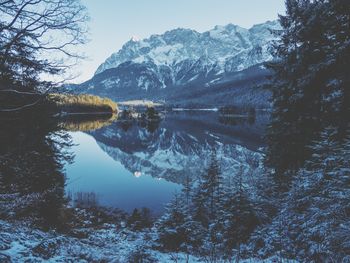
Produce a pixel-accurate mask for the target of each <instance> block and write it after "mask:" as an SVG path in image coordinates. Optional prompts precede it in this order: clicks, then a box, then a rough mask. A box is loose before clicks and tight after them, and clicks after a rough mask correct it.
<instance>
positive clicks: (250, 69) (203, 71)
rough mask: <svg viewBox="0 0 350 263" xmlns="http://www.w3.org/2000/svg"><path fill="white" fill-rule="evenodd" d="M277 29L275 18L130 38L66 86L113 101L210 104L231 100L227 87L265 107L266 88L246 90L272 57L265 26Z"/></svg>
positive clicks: (262, 77) (260, 77)
mask: <svg viewBox="0 0 350 263" xmlns="http://www.w3.org/2000/svg"><path fill="white" fill-rule="evenodd" d="M279 27H280V26H279V24H278V22H277V21H272V22H271V21H269V22H266V23H264V24H259V25H255V26H253V27H252V28H250V29H245V28H242V27H239V26H236V25H233V24H229V25H226V26H216V27H215V28H214V29H212V30H210V31H207V32H204V33H198V32H196V31H194V30H190V29H181V28H179V29H174V30H171V31H167V32H165V33H164V34H162V35H152V36H150V37H149V38H147V39H143V40H136V39H135V38H132V39H131V40H130V41H128V42H127V43H126V44H125V45H124V46H123V47H122V48H121V49H120V50H119V51H118V52H116V53H114V54H112V55H111V56H110V57H109V58H108V59H107V60H106V61H105V63H103V64H102V65H100V67H99V68H98V69H97V71H96V74H95V76H94V77H93V78H92V79H90V80H88V81H86V82H84V83H82V84H80V85H75V86H73V85H72V86H71V90H72V91H73V92H75V93H89V94H95V95H99V96H104V97H110V98H112V99H114V100H117V101H123V100H133V99H150V100H163V101H166V102H167V103H170V104H171V103H176V104H181V103H182V102H183V103H186V104H202V105H209V104H217V103H218V101H219V103H220V104H232V103H236V102H233V101H231V100H232V99H233V98H232V96H229V97H228V96H227V94H228V93H230V92H231V91H232V90H228V88H230V89H232V88H238V89H240V90H241V91H242V92H243V93H245V94H247V93H249V94H252V95H254V94H255V95H256V96H257V98H258V100H260V101H265V103H264V105H263V106H264V107H268V105H267V104H266V101H267V100H266V97H268V96H269V95H268V94H267V93H268V92H267V91H257V92H256V93H255V92H254V91H250V90H249V89H251V88H252V87H253V86H256V85H257V84H260V83H262V82H264V81H266V80H265V77H266V75H269V74H270V72H269V71H268V70H266V69H265V68H263V67H260V66H259V65H261V63H263V62H266V61H269V60H271V59H272V56H271V54H270V52H269V46H270V42H271V41H272V40H273V39H275V36H274V35H273V34H272V33H271V31H270V29H271V30H275V29H278V28H279ZM227 84H229V86H228V85H227ZM223 85H224V86H223ZM196 94H197V95H196ZM203 94H213V96H205V97H203ZM260 95H262V96H260ZM244 96H245V95H244ZM259 96H260V97H259ZM199 97H200V98H199ZM197 98H199V99H197ZM237 100H238V99H237ZM248 100H249V101H253V99H252V98H248ZM254 100H255V99H254ZM238 104H245V102H243V103H242V102H241V101H238ZM265 104H266V105H265ZM254 106H257V107H258V106H259V105H254Z"/></svg>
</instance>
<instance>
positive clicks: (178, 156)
mask: <svg viewBox="0 0 350 263" xmlns="http://www.w3.org/2000/svg"><path fill="white" fill-rule="evenodd" d="M266 121H267V116H266V115H260V114H259V115H257V117H256V119H255V120H248V119H246V118H237V117H232V116H231V117H225V116H220V115H219V114H218V113H215V112H200V113H198V112H197V113H195V112H192V113H191V112H179V113H172V114H167V115H166V117H165V118H164V119H163V120H162V121H161V122H160V123H156V124H144V123H139V122H137V121H131V122H125V121H120V120H115V121H112V122H110V123H108V124H107V125H105V126H103V125H99V126H98V127H97V129H94V130H89V129H86V131H85V132H82V131H74V132H70V135H71V137H72V140H73V143H74V145H73V146H72V147H71V151H72V152H73V153H74V155H75V157H74V162H73V163H71V164H67V165H66V166H65V169H66V187H65V192H66V194H67V195H69V196H71V197H72V199H73V200H74V199H79V198H80V200H83V201H84V202H90V203H93V204H98V205H101V206H106V207H115V208H121V209H123V210H126V211H131V210H133V209H134V208H141V207H148V208H150V209H152V210H153V211H154V212H156V213H159V212H161V211H162V210H163V209H164V205H165V204H166V203H167V202H168V201H170V200H171V198H172V197H173V195H174V193H175V192H179V191H181V188H182V186H181V185H182V183H183V182H184V181H185V179H186V176H189V177H191V178H192V179H194V180H195V179H196V177H198V176H199V175H200V174H201V173H203V172H205V169H206V167H207V166H208V162H209V157H210V153H211V152H212V151H215V153H216V154H217V156H218V159H219V162H220V165H221V170H222V172H223V173H226V174H232V171H234V169H237V168H238V167H239V166H241V165H242V164H244V163H246V162H247V160H246V158H248V157H247V156H248V155H249V154H254V152H256V151H258V149H259V147H262V146H263V141H262V134H263V131H264V129H265V123H266ZM100 126H101V127H100ZM102 126H103V127H102ZM77 130H79V129H77Z"/></svg>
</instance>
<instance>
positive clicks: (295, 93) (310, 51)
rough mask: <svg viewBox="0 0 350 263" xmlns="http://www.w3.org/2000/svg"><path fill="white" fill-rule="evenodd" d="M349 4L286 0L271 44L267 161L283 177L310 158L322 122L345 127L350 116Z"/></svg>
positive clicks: (344, 2)
mask: <svg viewBox="0 0 350 263" xmlns="http://www.w3.org/2000/svg"><path fill="white" fill-rule="evenodd" d="M349 13H350V2H349V1H346V0H331V1H324V0H315V1H311V0H287V1H286V15H285V16H280V23H281V26H282V30H281V31H279V32H276V33H277V34H278V35H280V37H281V40H280V41H278V42H277V43H275V45H274V53H275V55H276V60H275V62H273V63H270V64H269V67H270V68H271V69H272V70H273V71H274V73H275V74H274V77H273V82H272V84H271V89H272V93H273V114H272V122H271V125H270V127H269V129H268V136H267V139H268V143H269V149H268V154H267V158H266V163H267V164H268V165H269V166H270V167H272V168H274V169H275V171H276V174H277V175H279V176H282V175H283V174H284V173H285V172H286V171H293V172H296V171H297V170H298V169H299V168H300V167H302V166H303V164H304V162H305V160H307V159H309V158H310V157H311V154H312V152H311V149H309V148H308V147H307V145H309V144H310V143H311V141H313V140H314V139H315V138H316V137H317V135H318V133H319V132H320V131H321V130H322V129H323V128H324V127H325V125H329V124H332V125H334V126H336V127H341V128H343V129H344V123H348V121H349V116H350V114H349V113H350V103H349V101H350V97H349V96H350V94H349V93H350V91H349V89H348V87H349V84H350V77H349V76H350V68H349V66H348V61H350V55H349V54H350V41H349V40H350V28H349V23H350V17H349Z"/></svg>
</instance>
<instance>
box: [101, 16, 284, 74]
mask: <svg viewBox="0 0 350 263" xmlns="http://www.w3.org/2000/svg"><path fill="white" fill-rule="evenodd" d="M276 26H278V22H276V21H268V22H266V23H262V24H258V25H254V26H253V27H252V28H250V29H245V28H242V27H240V26H238V25H235V24H228V25H225V26H220V25H218V26H215V27H214V28H213V29H211V30H209V31H206V32H204V33H199V32H197V31H195V30H192V29H186V28H176V29H173V30H169V31H166V32H165V33H164V34H160V35H151V36H150V37H149V38H146V39H142V40H139V38H137V37H132V38H131V40H130V41H129V42H127V43H126V44H125V45H123V47H122V49H120V50H119V51H118V52H116V53H114V54H112V55H111V56H110V57H109V58H108V59H107V60H106V61H105V63H103V64H102V65H101V66H100V67H99V68H98V69H97V71H96V73H95V74H97V73H101V72H102V71H104V70H106V69H110V68H116V67H118V66H119V65H120V64H122V63H124V62H127V61H133V62H135V63H144V62H147V63H148V62H151V63H154V64H155V65H157V66H162V65H163V66H168V65H173V64H176V63H178V62H181V61H186V60H188V59H190V60H199V59H200V58H202V57H203V56H205V57H206V61H207V63H209V64H217V65H220V67H221V71H225V70H226V69H228V68H230V69H231V70H232V69H233V68H235V69H237V70H238V69H240V70H242V69H245V68H247V67H249V66H251V65H253V64H254V63H257V62H263V61H264V60H266V59H268V58H269V57H270V56H269V54H268V53H267V48H266V46H267V45H268V42H269V41H271V40H272V39H273V38H274V36H273V35H272V34H271V32H270V31H269V30H268V29H269V28H270V27H271V28H272V29H276ZM257 46H259V47H261V49H262V50H266V52H263V54H262V55H261V56H260V57H256V58H254V59H245V58H244V57H242V58H241V59H240V60H239V61H240V62H238V60H237V57H236V56H237V55H239V54H241V55H240V56H242V55H243V54H249V51H251V50H252V49H253V48H255V47H257ZM234 57H236V58H235V59H233V58H234ZM232 61H235V62H234V63H235V64H237V63H240V65H239V66H234V67H232ZM227 64H230V66H227Z"/></svg>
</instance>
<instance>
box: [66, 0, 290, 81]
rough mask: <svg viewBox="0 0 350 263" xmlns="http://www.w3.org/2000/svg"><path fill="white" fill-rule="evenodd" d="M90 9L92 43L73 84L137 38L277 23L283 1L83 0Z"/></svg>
mask: <svg viewBox="0 0 350 263" xmlns="http://www.w3.org/2000/svg"><path fill="white" fill-rule="evenodd" d="M81 2H82V3H83V4H84V5H85V6H86V7H87V10H88V12H89V15H90V17H91V21H90V22H89V27H90V32H89V35H88V38H89V39H90V41H89V42H88V43H87V44H86V45H84V46H82V47H81V48H80V49H81V52H82V53H84V54H85V55H86V57H87V59H85V60H83V61H81V62H80V63H79V65H78V66H77V67H76V68H75V69H74V70H75V71H77V72H75V73H78V74H79V76H78V77H77V78H76V79H75V80H74V81H73V82H75V83H81V82H83V81H86V80H88V79H90V78H91V77H92V76H93V74H94V72H95V71H96V69H97V67H98V66H99V65H100V64H101V63H103V62H104V61H105V60H106V59H107V58H108V57H109V56H110V55H111V54H112V53H114V52H116V51H118V50H119V49H120V48H121V47H122V46H123V44H124V43H125V42H127V41H128V40H130V39H131V38H132V37H133V36H134V37H137V38H139V39H143V38H147V37H149V36H150V35H152V34H162V33H164V32H165V31H168V30H171V29H174V28H179V27H182V28H190V29H195V30H197V31H198V32H204V31H207V30H210V29H212V28H213V27H214V26H215V25H226V24H229V23H233V24H236V25H239V26H242V27H246V28H249V27H251V26H252V25H254V24H259V23H263V22H265V21H267V20H274V19H277V16H278V14H283V13H284V10H285V8H284V0H81Z"/></svg>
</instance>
